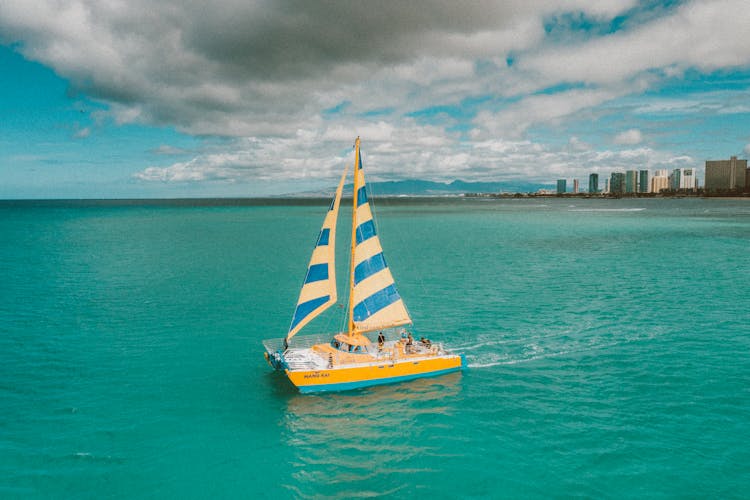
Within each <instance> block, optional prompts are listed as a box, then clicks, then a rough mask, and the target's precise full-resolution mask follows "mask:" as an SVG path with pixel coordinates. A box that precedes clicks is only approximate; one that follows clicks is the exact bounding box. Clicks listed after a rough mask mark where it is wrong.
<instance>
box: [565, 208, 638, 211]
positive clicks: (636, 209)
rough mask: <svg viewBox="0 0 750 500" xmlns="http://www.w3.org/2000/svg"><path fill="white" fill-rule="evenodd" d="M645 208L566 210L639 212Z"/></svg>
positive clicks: (582, 209) (578, 209) (576, 209)
mask: <svg viewBox="0 0 750 500" xmlns="http://www.w3.org/2000/svg"><path fill="white" fill-rule="evenodd" d="M643 210H646V209H645V208H573V209H570V210H568V212H641V211H643Z"/></svg>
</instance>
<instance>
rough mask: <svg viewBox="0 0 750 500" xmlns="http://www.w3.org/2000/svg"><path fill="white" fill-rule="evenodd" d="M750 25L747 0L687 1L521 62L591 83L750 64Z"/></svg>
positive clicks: (544, 72)
mask: <svg viewBox="0 0 750 500" xmlns="http://www.w3.org/2000/svg"><path fill="white" fill-rule="evenodd" d="M748 24H750V9H747V4H746V2H745V1H744V0H719V1H713V2H700V1H694V2H687V3H685V4H683V5H681V6H680V7H679V8H677V9H676V10H675V11H674V12H673V13H671V14H670V15H666V16H663V17H659V18H656V19H654V20H651V21H650V22H648V23H646V24H644V25H641V26H638V27H636V28H634V29H631V30H625V31H619V32H616V33H613V34H610V35H607V36H604V37H598V38H594V39H590V40H587V41H585V42H584V43H578V44H572V45H569V46H563V47H559V46H553V47H549V48H547V49H546V50H542V51H540V52H539V53H537V54H532V55H530V56H528V57H526V58H523V59H521V60H520V61H519V66H520V67H522V68H524V69H527V70H530V71H533V72H536V73H539V74H542V75H546V76H548V77H554V78H557V79H559V80H561V81H567V82H586V83H589V84H609V83H613V82H622V81H624V80H627V79H630V78H634V77H636V76H638V75H639V74H641V73H643V72H646V71H657V72H661V73H662V74H664V75H665V76H673V75H675V74H680V73H681V72H682V71H683V70H685V69H687V68H697V69H700V70H703V71H713V70H716V69H719V68H731V67H744V66H747V65H748V64H750V38H748V37H745V36H738V34H739V33H743V32H744V30H745V29H746V27H747V26H748Z"/></svg>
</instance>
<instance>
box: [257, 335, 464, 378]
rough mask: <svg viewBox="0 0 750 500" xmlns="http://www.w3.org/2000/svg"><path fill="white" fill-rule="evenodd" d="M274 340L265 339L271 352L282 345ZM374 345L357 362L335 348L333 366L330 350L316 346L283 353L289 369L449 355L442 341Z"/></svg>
mask: <svg viewBox="0 0 750 500" xmlns="http://www.w3.org/2000/svg"><path fill="white" fill-rule="evenodd" d="M328 338H330V336H329V337H328ZM275 340H276V339H272V340H268V341H265V342H264V345H265V347H266V350H267V351H268V352H269V354H272V353H273V352H278V350H279V348H280V344H279V345H277V343H276V342H275ZM372 347H373V351H374V352H369V353H368V354H367V355H364V356H362V357H363V360H362V361H357V362H351V361H349V362H347V361H343V360H342V359H339V356H337V354H338V353H336V352H334V353H333V358H332V359H333V366H331V364H330V360H329V357H328V354H329V353H327V352H321V351H320V350H316V349H315V348H314V346H309V347H292V348H289V349H287V350H286V351H285V352H284V356H283V357H284V362H285V364H286V366H287V367H288V369H289V370H290V371H309V370H326V369H337V368H354V367H364V366H379V365H383V364H397V363H404V362H415V361H422V360H425V359H433V358H437V357H442V356H446V355H450V353H449V352H447V351H445V349H443V346H442V344H439V343H433V344H431V345H425V344H422V343H421V342H414V344H413V345H412V346H411V348H407V349H404V347H406V346H403V344H400V343H399V342H398V341H393V340H390V341H386V342H385V344H384V345H383V348H382V349H377V346H376V345H373V346H372ZM341 355H342V358H344V357H346V358H350V357H351V356H346V353H341Z"/></svg>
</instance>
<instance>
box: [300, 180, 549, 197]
mask: <svg viewBox="0 0 750 500" xmlns="http://www.w3.org/2000/svg"><path fill="white" fill-rule="evenodd" d="M368 187H369V189H370V192H371V193H372V194H373V195H374V196H407V195H411V196H443V195H457V194H464V193H534V192H536V191H538V190H539V189H550V188H552V187H554V186H553V185H552V184H539V183H534V182H526V181H503V182H466V181H461V180H455V181H453V182H450V183H448V182H435V181H425V180H420V179H407V180H403V181H384V182H368ZM333 190H334V188H333V187H331V189H330V190H329V191H327V192H322V191H315V192H306V193H298V194H297V195H296V196H323V195H326V196H327V195H329V194H330V193H331V192H332V191H333ZM351 190H352V184H347V185H346V186H345V187H344V192H345V193H346V192H347V191H348V192H350V193H351Z"/></svg>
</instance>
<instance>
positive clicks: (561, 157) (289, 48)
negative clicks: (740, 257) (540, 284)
mask: <svg viewBox="0 0 750 500" xmlns="http://www.w3.org/2000/svg"><path fill="white" fill-rule="evenodd" d="M748 26H750V8H748V4H747V0H715V1H708V0H704V1H641V2H638V1H634V0H597V1H591V0H567V1H551V0H550V1H544V0H540V1H534V0H504V1H473V2H455V1H431V0H426V1H421V2H402V1H382V0H369V1H368V2H348V1H338V2H335V1H326V0H321V1H315V2H310V1H306V0H298V1H289V0H273V1H253V0H215V1H213V2H205V1H191V0H162V1H160V2H152V1H150V0H149V1H147V0H127V1H126V0H67V1H66V0H0V75H1V76H0V198H5V199H15V198H121V197H147V198H151V197H168V198H169V197H189V196H198V197H208V196H266V195H278V194H286V193H294V192H299V191H310V190H318V189H324V188H327V187H331V186H333V185H335V183H336V180H337V177H338V176H339V175H340V172H341V171H342V169H343V167H344V166H345V165H346V163H347V162H349V163H351V161H352V144H353V142H354V139H355V138H356V137H357V136H361V140H362V154H363V158H364V163H365V168H366V169H367V172H368V178H369V179H370V180H371V181H372V180H400V179H425V180H433V181H452V180H455V179H461V180H465V181H518V180H524V181H530V182H539V183H543V184H550V185H551V184H553V183H554V181H555V180H556V179H558V178H566V179H573V178H578V179H581V185H586V179H587V178H588V175H589V174H590V173H592V172H598V173H599V174H600V177H602V176H608V175H609V174H610V173H611V172H612V171H624V170H628V169H644V168H647V169H651V170H655V169H661V168H667V169H673V168H679V167H693V168H697V169H698V172H699V175H698V176H699V179H701V178H702V176H703V167H704V162H705V160H707V159H724V158H729V157H730V156H731V155H737V156H739V157H741V158H747V156H748V155H750V36H748Z"/></svg>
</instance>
